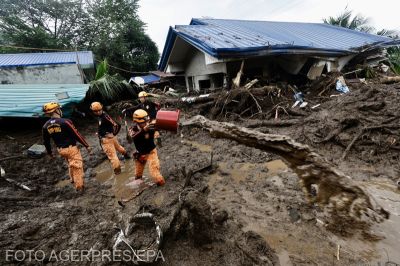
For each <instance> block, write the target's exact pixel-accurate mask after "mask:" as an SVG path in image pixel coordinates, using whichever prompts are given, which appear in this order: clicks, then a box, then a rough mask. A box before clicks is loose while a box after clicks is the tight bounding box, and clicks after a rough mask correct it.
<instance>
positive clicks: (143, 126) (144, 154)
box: [129, 109, 165, 186]
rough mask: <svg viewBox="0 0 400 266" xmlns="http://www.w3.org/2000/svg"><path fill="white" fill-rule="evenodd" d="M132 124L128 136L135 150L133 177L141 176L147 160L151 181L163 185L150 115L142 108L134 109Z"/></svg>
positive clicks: (139, 177)
mask: <svg viewBox="0 0 400 266" xmlns="http://www.w3.org/2000/svg"><path fill="white" fill-rule="evenodd" d="M133 121H134V122H135V124H134V126H132V127H130V128H129V136H130V137H131V138H132V140H133V142H134V144H135V147H136V150H137V151H136V152H135V154H134V158H135V179H141V178H142V177H143V171H144V167H145V166H146V163H147V162H149V170H150V175H151V176H152V178H153V181H154V182H155V183H156V184H157V185H159V186H163V185H164V184H165V180H164V177H163V176H162V175H161V173H160V161H159V160H158V155H157V149H156V145H155V143H154V134H155V131H156V130H155V127H154V125H155V124H154V123H150V117H149V115H148V114H147V112H146V111H145V110H143V109H139V110H136V111H135V112H134V113H133Z"/></svg>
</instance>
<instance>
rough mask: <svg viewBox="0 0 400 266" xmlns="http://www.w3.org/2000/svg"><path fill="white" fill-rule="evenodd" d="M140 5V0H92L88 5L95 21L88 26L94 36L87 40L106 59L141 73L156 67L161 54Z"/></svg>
mask: <svg viewBox="0 0 400 266" xmlns="http://www.w3.org/2000/svg"><path fill="white" fill-rule="evenodd" d="M138 8H139V6H138V0H96V1H93V2H92V3H91V6H90V8H89V12H90V16H91V17H92V18H93V20H92V23H91V24H90V25H89V27H88V30H89V31H91V34H88V35H89V36H91V39H89V40H87V41H88V45H89V47H91V48H92V49H93V51H94V52H95V54H96V55H98V56H99V57H100V58H107V59H108V62H109V64H110V65H111V66H118V67H121V68H123V69H133V70H134V71H137V72H142V71H148V70H151V69H155V68H156V67H157V61H158V57H159V54H158V50H157V46H156V45H155V43H154V42H153V41H152V40H151V39H150V37H149V36H148V35H147V34H146V33H145V32H144V29H145V24H144V23H143V22H142V21H141V20H140V19H139V17H138V15H137V10H138ZM105 18H106V19H105ZM98 22H101V23H98ZM121 74H122V73H121Z"/></svg>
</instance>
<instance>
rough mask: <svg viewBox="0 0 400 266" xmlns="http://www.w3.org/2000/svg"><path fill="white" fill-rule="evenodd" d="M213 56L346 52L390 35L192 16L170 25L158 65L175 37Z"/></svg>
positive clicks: (320, 25) (164, 60)
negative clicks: (189, 18)
mask: <svg viewBox="0 0 400 266" xmlns="http://www.w3.org/2000/svg"><path fill="white" fill-rule="evenodd" d="M177 36H179V37H181V38H182V39H184V40H185V41H187V42H189V43H190V44H192V45H193V46H195V47H197V48H198V49H200V50H202V51H204V52H206V53H208V54H210V55H211V56H214V57H216V58H224V57H235V56H251V55H265V54H288V53H317V54H320V55H345V54H351V53H355V52H357V51H358V50H359V49H361V48H362V47H364V46H366V45H372V44H384V43H390V42H393V39H391V38H388V37H383V36H378V35H374V34H368V33H363V32H359V31H355V30H350V29H346V28H342V27H337V26H332V25H328V24H324V23H300V22H273V21H249V20H228V19H192V21H191V23H190V25H177V26H175V28H170V30H169V33H168V36H167V40H166V43H165V47H164V51H163V54H162V57H161V60H160V66H159V69H161V70H165V68H166V64H167V61H168V58H169V54H170V52H171V50H172V48H173V44H174V42H175V39H176V37H177Z"/></svg>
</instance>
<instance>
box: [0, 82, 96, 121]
mask: <svg viewBox="0 0 400 266" xmlns="http://www.w3.org/2000/svg"><path fill="white" fill-rule="evenodd" d="M88 89H89V85H88V84H7V85H0V117H39V116H43V112H42V106H43V104H45V103H47V102H58V103H60V104H61V106H62V108H63V109H62V110H63V112H64V115H65V116H68V115H70V113H71V112H72V107H73V105H74V104H75V103H78V102H79V101H81V100H82V99H83V98H85V95H86V92H87V90H88Z"/></svg>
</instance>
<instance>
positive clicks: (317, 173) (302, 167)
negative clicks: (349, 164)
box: [184, 116, 388, 222]
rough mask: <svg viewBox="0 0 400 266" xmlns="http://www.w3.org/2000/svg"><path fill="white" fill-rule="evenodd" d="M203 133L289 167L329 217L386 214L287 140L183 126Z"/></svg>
mask: <svg viewBox="0 0 400 266" xmlns="http://www.w3.org/2000/svg"><path fill="white" fill-rule="evenodd" d="M184 125H186V126H198V127H202V128H204V129H207V130H208V131H209V132H210V134H211V136H213V137H216V138H227V139H232V140H235V141H237V142H239V143H241V144H244V145H247V146H251V147H255V148H258V149H261V150H265V151H268V152H272V153H275V154H277V155H280V156H282V158H283V159H284V160H285V161H286V162H287V163H288V164H289V166H290V167H291V168H292V169H293V170H294V171H295V172H296V174H297V175H298V177H299V178H300V180H301V184H302V186H303V188H304V191H305V193H306V196H307V198H308V199H309V201H310V202H313V203H319V204H321V205H324V206H327V210H329V212H330V214H331V215H336V216H345V217H350V218H352V219H354V220H358V221H365V222H381V221H383V220H384V219H387V218H388V212H386V211H385V210H384V209H382V208H381V207H380V206H378V205H377V204H376V203H375V202H374V201H373V200H372V199H371V198H370V197H369V196H368V195H367V194H366V192H365V191H364V190H362V189H361V188H360V187H358V186H356V185H354V184H353V182H352V181H351V179H350V178H349V177H348V176H346V175H344V174H343V173H341V172H340V171H338V170H337V169H335V168H334V167H333V166H332V165H331V164H329V163H328V162H327V161H326V160H325V159H324V158H323V157H321V156H320V155H318V154H316V153H315V152H313V151H311V149H310V148H309V147H308V146H307V145H303V144H300V143H298V142H296V141H294V140H293V139H291V138H290V137H287V136H282V135H273V134H264V133H261V132H258V131H254V130H250V129H247V128H243V127H239V126H236V125H234V124H230V123H221V122H217V121H211V120H208V119H206V118H204V117H202V116H195V117H193V118H192V119H190V120H189V121H186V122H185V123H184ZM313 186H317V191H318V193H317V196H316V197H312V196H311V195H312V193H313V192H312V187H313Z"/></svg>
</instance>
